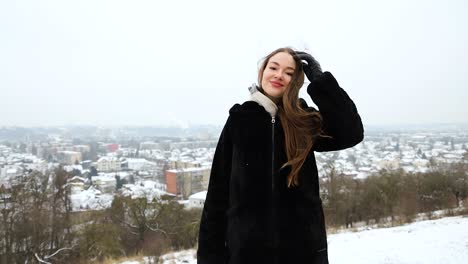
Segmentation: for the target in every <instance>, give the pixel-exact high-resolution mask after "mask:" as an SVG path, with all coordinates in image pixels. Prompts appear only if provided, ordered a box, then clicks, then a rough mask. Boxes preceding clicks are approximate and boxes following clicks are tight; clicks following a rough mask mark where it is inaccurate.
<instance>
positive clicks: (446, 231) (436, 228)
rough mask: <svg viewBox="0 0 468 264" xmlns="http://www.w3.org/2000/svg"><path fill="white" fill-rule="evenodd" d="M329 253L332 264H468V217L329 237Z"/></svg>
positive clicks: (448, 218) (449, 218)
mask: <svg viewBox="0 0 468 264" xmlns="http://www.w3.org/2000/svg"><path fill="white" fill-rule="evenodd" d="M328 254H329V260H330V263H332V264H339V263H343V264H344V263H347V264H354V263H356V264H357V263H385V264H397V263H398V264H409V263H411V264H419V263H444V264H451V263H453V264H455V263H456V264H459V263H468V217H466V216H465V217H447V218H442V219H438V220H428V221H421V222H416V223H412V224H409V225H405V226H399V227H392V228H382V229H373V230H366V231H361V232H355V233H341V234H335V235H330V236H329V237H328Z"/></svg>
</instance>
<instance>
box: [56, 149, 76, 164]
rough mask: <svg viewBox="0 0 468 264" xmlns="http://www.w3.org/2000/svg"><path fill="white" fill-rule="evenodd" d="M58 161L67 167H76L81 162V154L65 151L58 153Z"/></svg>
mask: <svg viewBox="0 0 468 264" xmlns="http://www.w3.org/2000/svg"><path fill="white" fill-rule="evenodd" d="M57 161H58V162H59V163H62V164H66V165H74V164H78V163H80V162H81V152H78V151H69V150H63V151H58V152H57Z"/></svg>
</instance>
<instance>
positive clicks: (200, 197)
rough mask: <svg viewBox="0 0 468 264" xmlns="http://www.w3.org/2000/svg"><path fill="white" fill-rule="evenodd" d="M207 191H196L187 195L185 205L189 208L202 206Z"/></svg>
mask: <svg viewBox="0 0 468 264" xmlns="http://www.w3.org/2000/svg"><path fill="white" fill-rule="evenodd" d="M207 193H208V192H207V191H202V192H197V193H195V194H192V195H190V196H189V202H188V205H187V207H189V208H203V205H204V204H205V200H206V194H207Z"/></svg>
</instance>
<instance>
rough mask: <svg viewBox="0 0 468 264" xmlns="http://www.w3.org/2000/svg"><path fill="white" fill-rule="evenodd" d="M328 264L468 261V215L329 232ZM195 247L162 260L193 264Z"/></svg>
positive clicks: (456, 263) (168, 263)
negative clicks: (336, 232)
mask: <svg viewBox="0 0 468 264" xmlns="http://www.w3.org/2000/svg"><path fill="white" fill-rule="evenodd" d="M328 251H329V253H328V254H329V260H330V263H331V264H367V263H369V264H370V263H372V264H376V263H378V264H380V263H383V264H410V263H411V264H422V263H424V264H427V263H430V264H432V263H434V264H435V263H444V264H460V263H468V217H467V216H465V217H462V216H458V217H447V218H442V219H438V220H428V221H421V222H416V223H412V224H408V225H405V226H398V227H392V228H379V229H372V230H366V231H360V232H348V233H340V234H333V235H329V236H328ZM194 255H195V250H187V251H181V252H176V253H171V254H168V255H165V256H163V258H164V260H165V261H164V262H163V263H164V264H182V263H184V264H196V260H195V258H194Z"/></svg>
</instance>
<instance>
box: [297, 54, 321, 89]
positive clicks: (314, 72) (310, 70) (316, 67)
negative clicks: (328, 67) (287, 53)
mask: <svg viewBox="0 0 468 264" xmlns="http://www.w3.org/2000/svg"><path fill="white" fill-rule="evenodd" d="M296 56H297V57H298V58H299V59H300V60H301V61H305V62H306V63H304V62H303V63H302V65H303V68H304V73H305V75H306V76H307V79H309V81H311V82H312V80H314V79H315V78H317V77H318V76H320V75H321V74H322V68H321V67H320V64H319V63H318V61H317V60H316V59H315V58H314V57H312V55H310V54H309V53H306V52H302V51H296Z"/></svg>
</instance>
